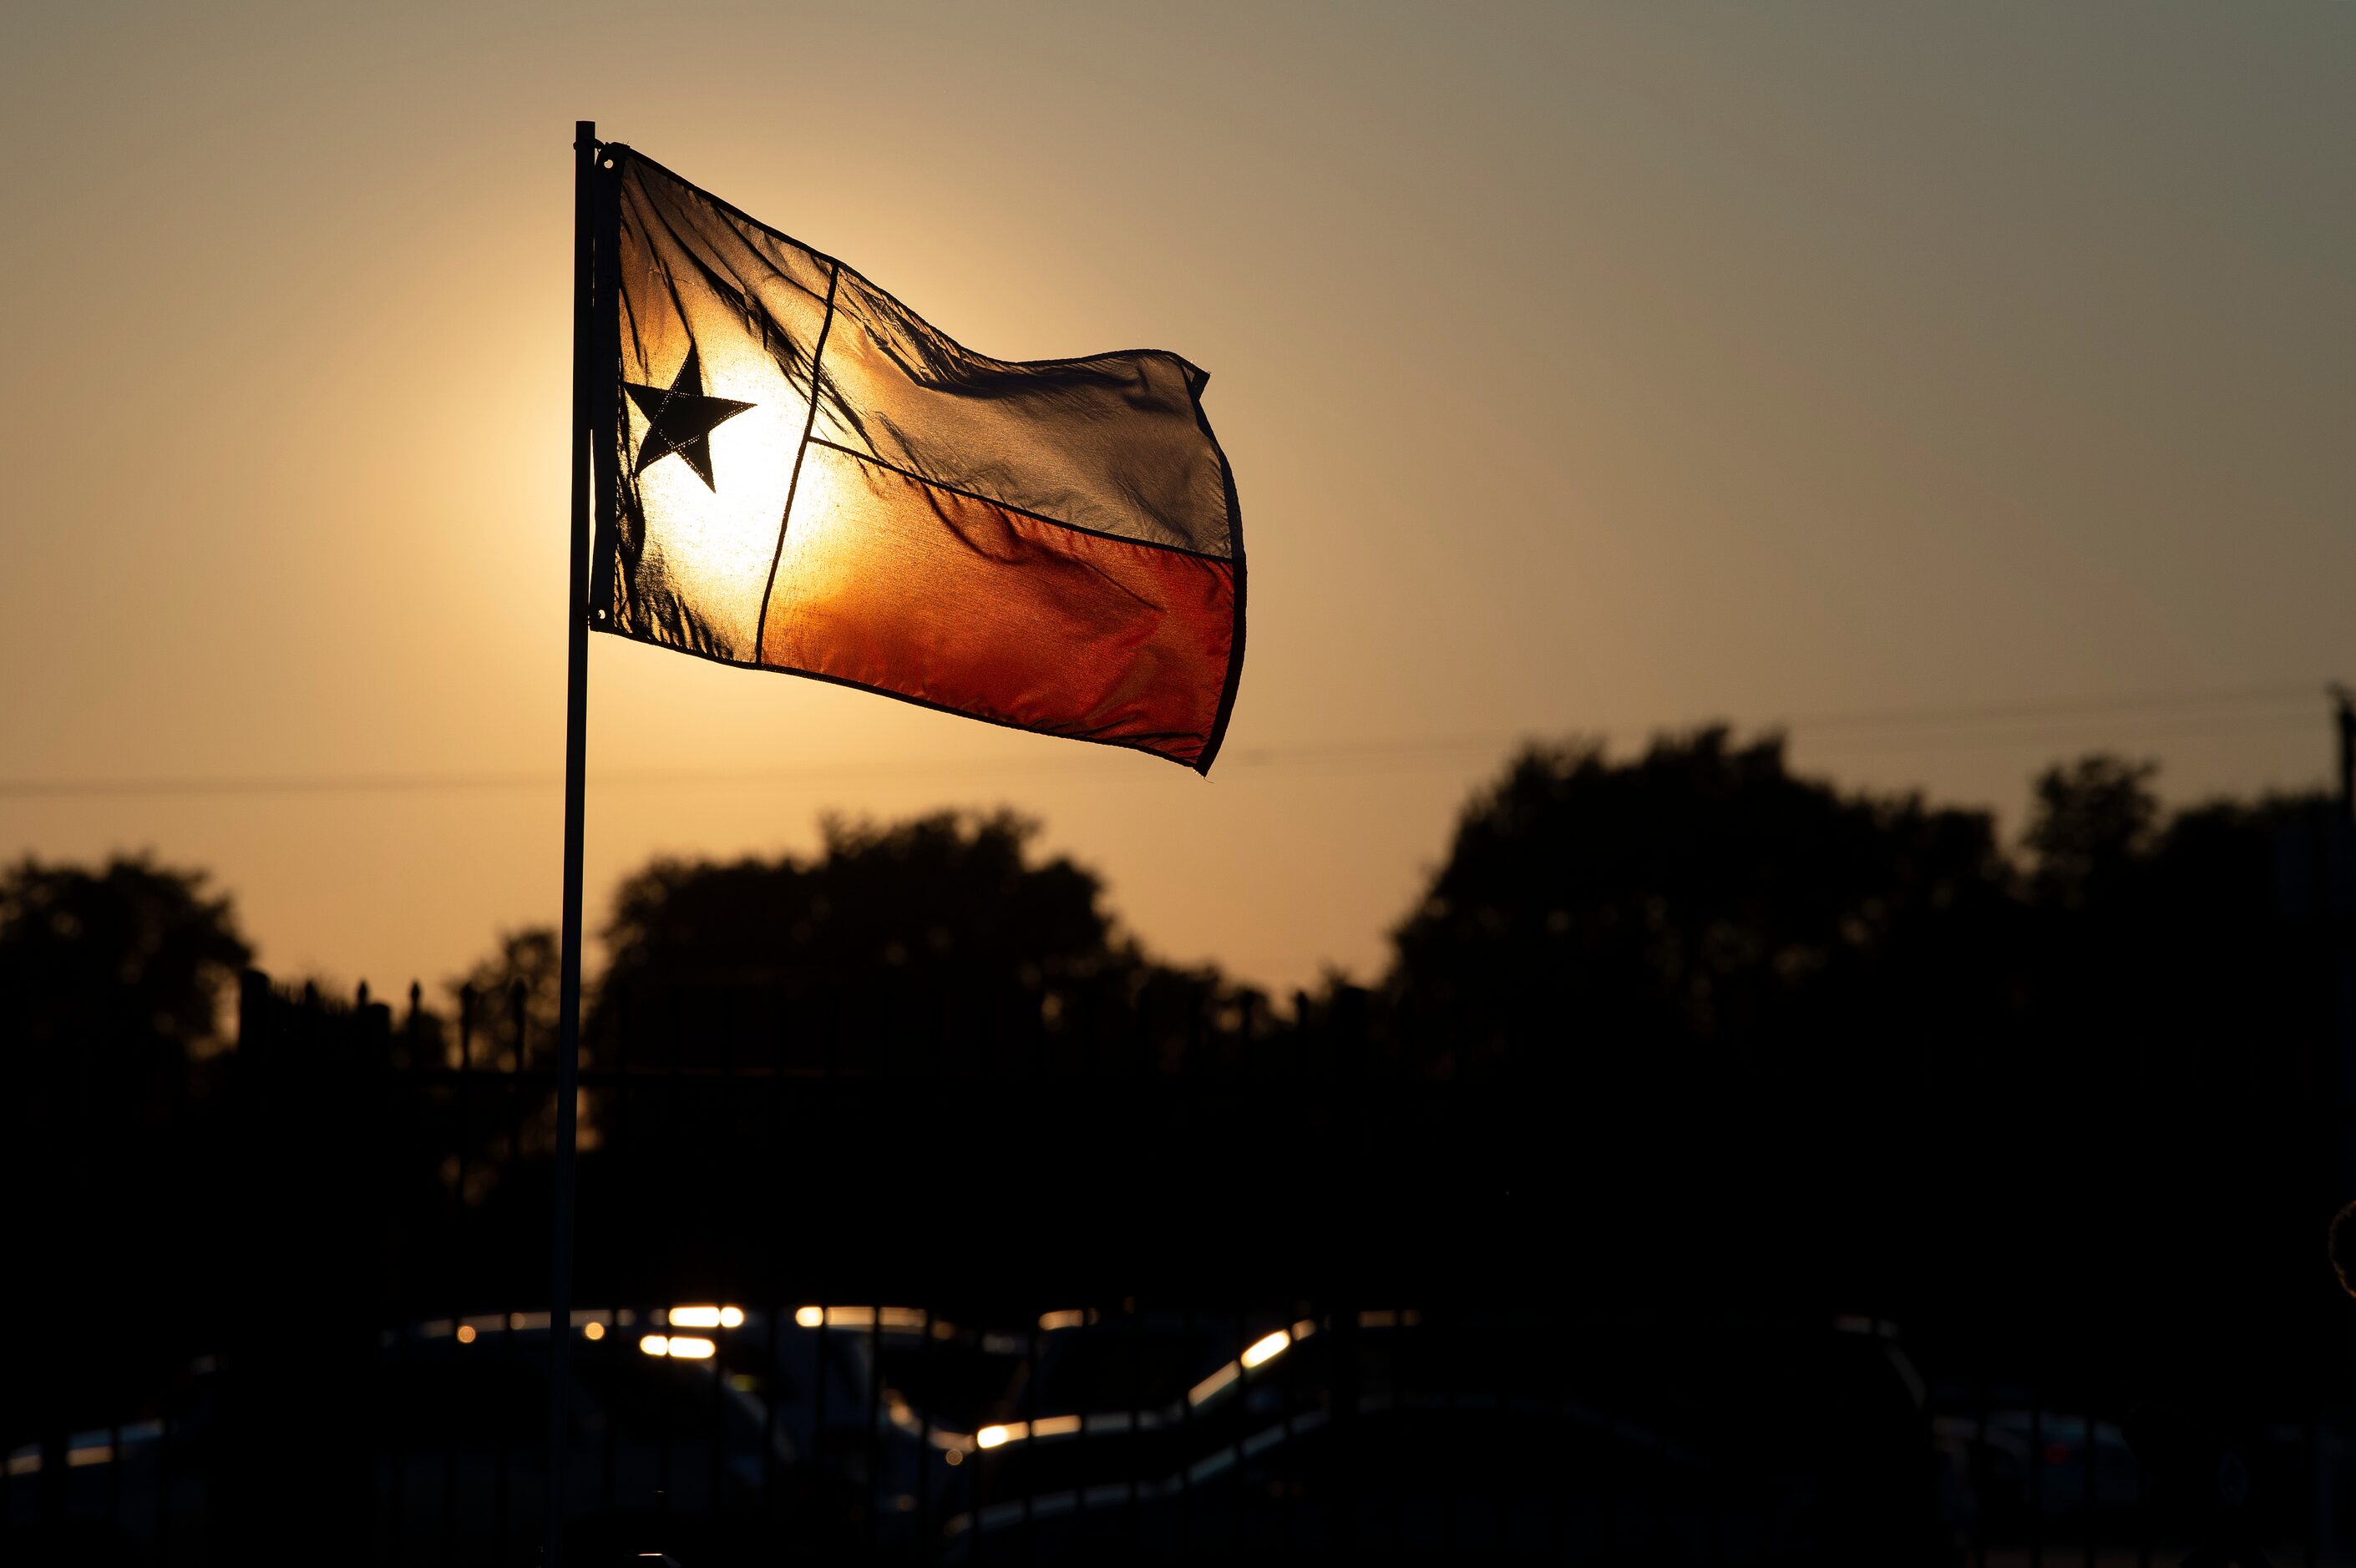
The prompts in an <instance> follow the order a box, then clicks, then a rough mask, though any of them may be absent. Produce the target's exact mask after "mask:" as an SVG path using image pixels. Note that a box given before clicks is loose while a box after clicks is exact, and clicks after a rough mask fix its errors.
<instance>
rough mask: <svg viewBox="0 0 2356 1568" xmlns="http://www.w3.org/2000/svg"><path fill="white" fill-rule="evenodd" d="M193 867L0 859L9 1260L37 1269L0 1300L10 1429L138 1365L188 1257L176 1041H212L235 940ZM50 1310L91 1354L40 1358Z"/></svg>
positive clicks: (23, 1273) (48, 1353) (0, 1367)
mask: <svg viewBox="0 0 2356 1568" xmlns="http://www.w3.org/2000/svg"><path fill="white" fill-rule="evenodd" d="M205 881H206V879H205V877H204V875H203V874H202V873H201V872H197V871H188V870H179V869H172V868H169V867H165V866H160V865H158V864H156V863H155V861H154V860H152V859H148V858H147V857H145V856H129V857H124V856H118V857H115V858H114V859H110V860H109V861H107V862H106V863H105V864H104V865H102V866H99V867H97V868H95V869H91V868H84V867H79V866H60V865H44V864H42V863H40V862H38V861H36V860H33V859H26V860H23V861H20V862H18V863H17V864H16V866H14V867H13V868H10V869H8V870H7V871H6V872H5V874H0V1050H5V1072H6V1083H5V1091H0V1116H5V1122H0V1127H5V1131H4V1132H0V1160H5V1172H6V1184H7V1190H8V1191H9V1192H11V1193H13V1194H16V1202H15V1204H14V1205H13V1207H12V1211H11V1218H10V1245H9V1253H10V1256H11V1257H12V1259H13V1260H14V1266H13V1268H12V1271H11V1272H12V1273H15V1274H16V1275H17V1276H18V1277H19V1278H21V1279H24V1280H27V1281H33V1282H37V1288H36V1289H29V1290H24V1289H20V1290H16V1291H11V1292H9V1293H8V1301H9V1304H10V1305H9V1307H7V1308H6V1310H5V1315H0V1343H5V1345H7V1346H9V1347H11V1348H12V1353H11V1354H10V1355H9V1356H8V1357H7V1358H5V1362H0V1379H5V1387H0V1413H5V1418H6V1420H7V1421H8V1423H9V1424H10V1426H11V1428H12V1432H13V1435H14V1436H15V1437H16V1438H17V1439H19V1440H21V1439H22V1438H24V1437H26V1436H29V1435H37V1434H40V1433H41V1432H42V1431H43V1429H44V1428H46V1427H47V1426H48V1424H49V1423H50V1422H51V1421H52V1420H57V1419H65V1418H67V1417H66V1410H67V1405H66V1402H67V1401H68V1399H69V1398H70V1397H72V1396H77V1395H78V1396H80V1397H83V1398H86V1399H91V1400H94V1402H95V1403H97V1404H98V1406H99V1407H100V1408H102V1409H103V1408H106V1407H107V1405H108V1404H109V1403H116V1404H117V1405H118V1408H119V1402H120V1401H121V1400H123V1399H124V1398H126V1397H129V1396H128V1394H127V1393H126V1392H125V1391H127V1390H132V1389H141V1388H143V1387H144V1386H146V1385H147V1384H149V1383H150V1382H151V1381H152V1379H153V1378H154V1377H155V1374H156V1371H157V1367H158V1363H157V1360H156V1359H155V1357H156V1353H157V1347H156V1344H155V1341H156V1339H157V1336H156V1335H155V1332H154V1326H153V1324H152V1323H145V1322H143V1318H144V1317H145V1315H146V1314H148V1313H150V1312H153V1311H155V1309H156V1305H157V1303H158V1301H159V1298H160V1296H162V1289H161V1287H160V1286H159V1283H158V1282H160V1281H168V1280H177V1279H181V1278H186V1277H188V1276H189V1274H190V1272H191V1271H192V1269H193V1266H194V1264H195V1262H196V1260H195V1258H194V1257H192V1256H191V1255H189V1254H190V1253H191V1251H192V1250H193V1249H192V1247H191V1244H190V1241H189V1238H190V1237H191V1236H192V1235H193V1234H195V1233H196V1231H197V1228H198V1226H200V1225H201V1223H202V1222H203V1221H204V1220H205V1219H206V1218H207V1216H206V1215H205V1214H204V1213H203V1211H202V1208H201V1205H202V1202H203V1195H204V1191H205V1183H204V1180H203V1169H202V1166H203V1162H202V1157H201V1152H202V1151H201V1149H200V1148H199V1147H198V1145H197V1143H196V1142H195V1141H194V1140H193V1139H192V1137H191V1136H190V1127H189V1125H188V1118H187V1115H186V1110H187V1105H188V1104H189V1102H190V1098H191V1093H192V1089H193V1087H194V1086H193V1085H192V1083H191V1077H190V1064H191V1059H192V1058H198V1057H202V1056H205V1055H208V1054H209V1053H210V1052H211V1051H214V1050H215V1048H217V1047H218V1046H219V1045H220V1041H221V1037H222V1033H223V1029H222V1023H223V1018H222V1009H223V1007H224V1005H225V1002H226V997H227V995H228V992H229V989H230V987H231V985H232V984H233V982H234V981H235V978H236V976H237V974H238V971H239V970H240V968H241V966H242V965H244V964H245V963H246V961H247V958H248V956H249V954H250V949H249V948H248V947H247V945H246V943H245V940H244V938H243V937H242V936H241V934H240V933H239V931H238V928H237V922H236V918H235V915H234V913H233V912H232V911H231V909H230V902H229V901H228V900H227V899H226V898H220V897H217V896H213V895H211V894H210V893H209V892H208V891H207V890H206V886H205ZM60 1324H63V1325H70V1326H71V1328H70V1332H71V1333H72V1334H74V1335H75V1336H77V1337H78V1338H79V1339H80V1340H81V1341H82V1342H86V1343H87V1344H89V1345H91V1346H97V1347H103V1348H104V1349H103V1352H102V1353H101V1354H97V1355H94V1356H90V1357H81V1356H68V1357H62V1358H61V1357H59V1355H57V1354H56V1353H55V1350H54V1346H55V1343H56V1340H55V1335H56V1333H57V1332H58V1331H59V1330H58V1328H57V1326H58V1325H60ZM34 1346H42V1347H47V1348H45V1349H38V1350H33V1351H31V1353H27V1351H28V1350H29V1349H30V1348H31V1347H34ZM44 1474H45V1475H48V1474H49V1472H48V1471H47V1470H45V1471H44Z"/></svg>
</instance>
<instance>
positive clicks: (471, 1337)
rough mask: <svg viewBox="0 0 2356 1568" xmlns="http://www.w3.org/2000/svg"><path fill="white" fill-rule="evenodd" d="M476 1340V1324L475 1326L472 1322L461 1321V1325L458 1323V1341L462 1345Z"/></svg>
mask: <svg viewBox="0 0 2356 1568" xmlns="http://www.w3.org/2000/svg"><path fill="white" fill-rule="evenodd" d="M474 1342H475V1326H474V1325H473V1324H472V1323H461V1324H459V1325H458V1343H460V1344H461V1345H471V1344H473V1343H474Z"/></svg>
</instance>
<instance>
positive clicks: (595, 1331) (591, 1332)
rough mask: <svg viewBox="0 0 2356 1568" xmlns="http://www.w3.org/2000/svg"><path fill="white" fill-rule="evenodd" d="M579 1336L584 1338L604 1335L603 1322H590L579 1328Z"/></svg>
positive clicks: (603, 1336)
mask: <svg viewBox="0 0 2356 1568" xmlns="http://www.w3.org/2000/svg"><path fill="white" fill-rule="evenodd" d="M581 1337H582V1338H583V1339H604V1338H605V1325H604V1324H603V1323H591V1324H589V1325H588V1326H587V1327H585V1328H583V1329H582V1330H581Z"/></svg>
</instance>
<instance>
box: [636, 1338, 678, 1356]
mask: <svg viewBox="0 0 2356 1568" xmlns="http://www.w3.org/2000/svg"><path fill="white" fill-rule="evenodd" d="M638 1349H641V1350H644V1351H645V1352H646V1353H647V1354H648V1355H649V1356H668V1355H669V1354H670V1340H669V1339H668V1338H666V1337H665V1336H663V1335H660V1334H649V1335H648V1336H647V1337H646V1338H645V1339H641V1340H639V1341H638Z"/></svg>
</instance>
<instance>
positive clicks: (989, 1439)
mask: <svg viewBox="0 0 2356 1568" xmlns="http://www.w3.org/2000/svg"><path fill="white" fill-rule="evenodd" d="M1013 1435H1014V1434H1013V1433H1012V1431H1011V1430H1009V1429H1008V1428H1006V1427H1003V1426H985V1427H983V1428H982V1429H981V1430H980V1431H979V1432H977V1433H975V1434H974V1435H973V1444H974V1446H975V1447H977V1448H995V1447H997V1446H999V1445H1001V1444H1002V1443H1004V1442H1005V1441H1006V1440H1007V1439H1008V1438H1009V1437H1012V1436H1013Z"/></svg>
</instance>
